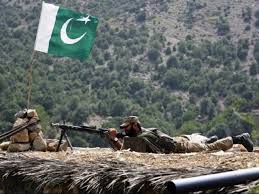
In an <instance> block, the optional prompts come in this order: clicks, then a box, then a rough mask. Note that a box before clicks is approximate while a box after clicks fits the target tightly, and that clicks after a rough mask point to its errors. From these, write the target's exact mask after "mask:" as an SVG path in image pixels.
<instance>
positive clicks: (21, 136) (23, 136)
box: [10, 129, 29, 143]
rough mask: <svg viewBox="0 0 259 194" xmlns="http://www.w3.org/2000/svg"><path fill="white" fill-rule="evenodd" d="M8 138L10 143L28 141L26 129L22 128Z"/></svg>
mask: <svg viewBox="0 0 259 194" xmlns="http://www.w3.org/2000/svg"><path fill="white" fill-rule="evenodd" d="M10 140H11V142H12V143H28V142H29V134H28V130H27V129H24V130H22V131H20V132H19V133H16V134H15V135H13V136H11V137H10Z"/></svg>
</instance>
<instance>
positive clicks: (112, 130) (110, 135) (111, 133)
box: [107, 128, 118, 140]
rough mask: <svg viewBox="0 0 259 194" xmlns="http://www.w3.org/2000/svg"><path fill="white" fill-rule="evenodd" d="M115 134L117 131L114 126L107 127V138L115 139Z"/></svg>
mask: <svg viewBox="0 0 259 194" xmlns="http://www.w3.org/2000/svg"><path fill="white" fill-rule="evenodd" d="M117 134H118V132H117V130H116V129H115V128H109V129H108V134H107V135H108V136H109V138H110V139H112V140H114V139H116V138H117V137H116V136H117Z"/></svg>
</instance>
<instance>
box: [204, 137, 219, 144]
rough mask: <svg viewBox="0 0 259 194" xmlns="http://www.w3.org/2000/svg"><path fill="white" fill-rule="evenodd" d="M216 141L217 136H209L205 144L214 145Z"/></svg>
mask: <svg viewBox="0 0 259 194" xmlns="http://www.w3.org/2000/svg"><path fill="white" fill-rule="evenodd" d="M218 139H219V138H218V136H216V135H213V136H211V137H208V139H207V140H206V142H205V143H207V144H209V143H214V142H215V141H217V140H218Z"/></svg>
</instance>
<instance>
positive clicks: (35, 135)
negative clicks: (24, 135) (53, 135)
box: [29, 131, 43, 142]
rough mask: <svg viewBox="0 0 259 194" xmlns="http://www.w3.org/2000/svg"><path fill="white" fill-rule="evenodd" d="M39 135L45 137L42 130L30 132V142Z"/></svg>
mask: <svg viewBox="0 0 259 194" xmlns="http://www.w3.org/2000/svg"><path fill="white" fill-rule="evenodd" d="M37 136H41V137H42V138H43V133H42V131H39V132H29V141H30V142H33V141H34V139H35V138H36V137H37Z"/></svg>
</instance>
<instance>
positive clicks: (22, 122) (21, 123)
mask: <svg viewBox="0 0 259 194" xmlns="http://www.w3.org/2000/svg"><path fill="white" fill-rule="evenodd" d="M28 121H29V119H27V118H17V119H16V121H15V123H14V124H13V128H14V127H17V126H19V125H23V124H25V123H27V122H28Z"/></svg>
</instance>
